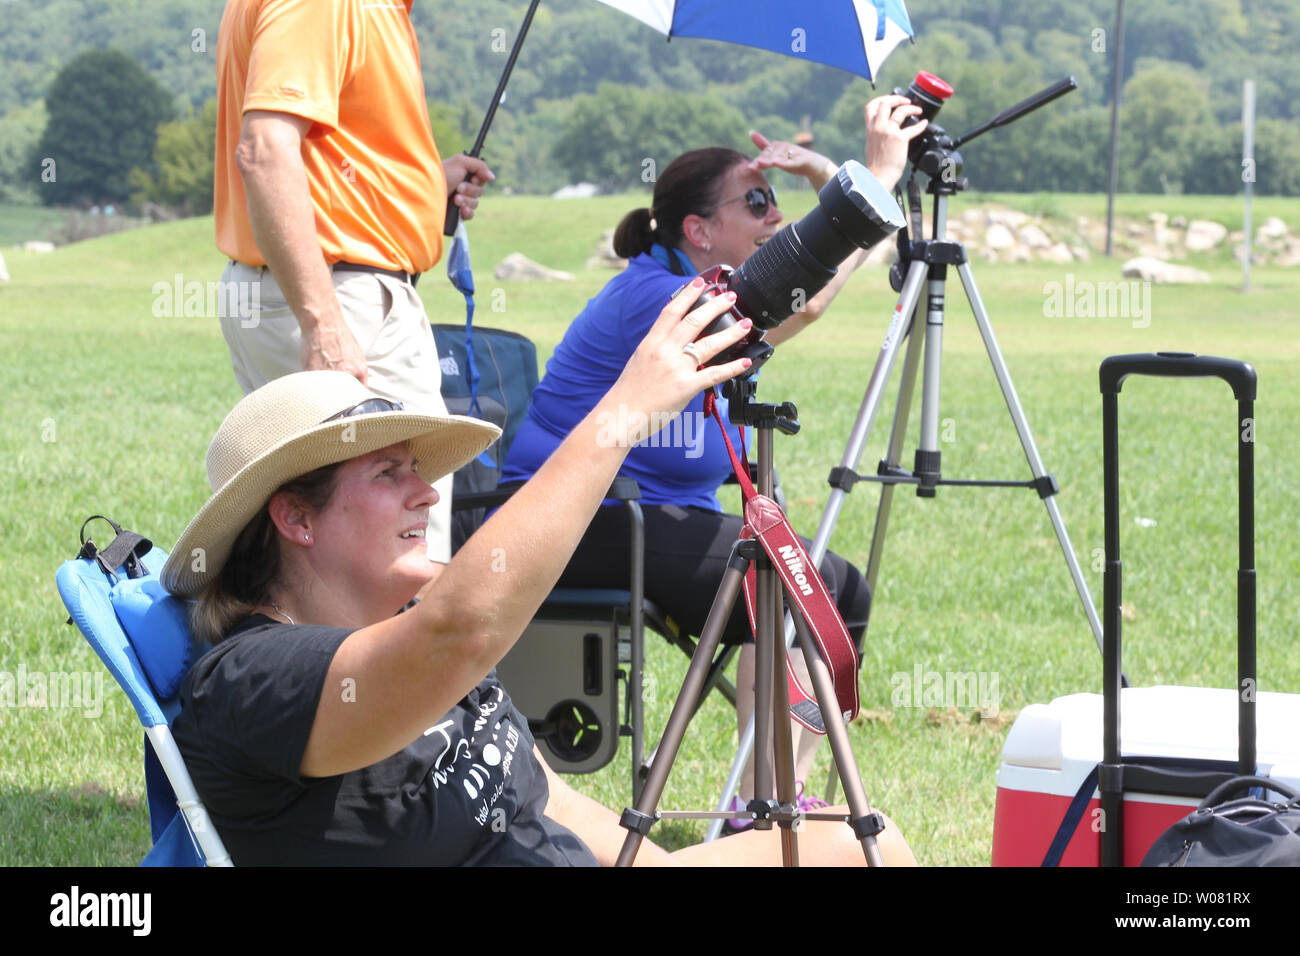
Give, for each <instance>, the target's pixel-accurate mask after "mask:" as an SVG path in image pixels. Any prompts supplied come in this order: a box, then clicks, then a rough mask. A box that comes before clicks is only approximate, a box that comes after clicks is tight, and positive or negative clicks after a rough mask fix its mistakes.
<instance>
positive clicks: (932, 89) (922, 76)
mask: <svg viewBox="0 0 1300 956" xmlns="http://www.w3.org/2000/svg"><path fill="white" fill-rule="evenodd" d="M916 85H917V86H919V87H920V88H921V89H923V90H925V92H927V93H929V94H930V95H931V96H933V97H934V98H935V99H940V100H946V99H947V98H948V97H950V96H952V87H951V86H949V85H948V84H947V83H945V82H944V81H943V80H941V79H939V78H938V77H937V76H935V75H934V74H933V73H927V72H925V70H922V71H920V72H919V73H917V74H916Z"/></svg>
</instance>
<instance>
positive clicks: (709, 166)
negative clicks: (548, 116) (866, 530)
mask: <svg viewBox="0 0 1300 956" xmlns="http://www.w3.org/2000/svg"><path fill="white" fill-rule="evenodd" d="M918 112H919V108H917V107H914V106H912V105H910V103H909V102H908V100H907V99H906V98H905V97H901V96H883V97H879V98H877V99H875V100H872V101H871V102H870V103H869V104H867V107H866V121H867V132H868V136H867V151H866V160H867V166H868V168H869V169H870V170H871V172H872V173H873V174H874V175H875V176H876V178H877V179H879V180H880V181H881V183H882V184H883V185H884V186H885V187H886V188H887V189H892V188H893V186H894V184H895V183H896V182H897V181H898V178H899V176H900V175H901V174H902V171H903V166H904V165H905V163H906V160H907V144H908V142H909V141H910V140H911V139H912V138H913V137H914V136H915V135H917V134H919V132H920V131H921V130H923V129H924V125H925V124H924V122H921V123H917V124H915V125H913V126H911V127H909V128H908V129H907V130H906V131H904V130H902V128H901V123H902V122H903V121H905V120H906V119H907V118H908V117H910V116H913V115H915V114H916V113H918ZM751 135H752V136H753V139H754V143H755V145H756V146H758V147H759V148H760V150H761V151H760V152H759V154H758V156H757V157H756V158H754V159H753V160H750V159H748V158H747V157H745V156H744V155H743V154H742V153H739V152H737V151H735V150H732V149H724V148H708V149H699V150H694V151H692V152H689V153H685V154H683V155H682V156H679V157H678V158H677V159H675V160H674V161H673V162H672V163H670V164H669V165H668V167H667V168H666V169H664V170H663V172H662V174H661V175H660V177H659V179H658V181H657V182H656V184H655V190H654V196H653V201H652V202H653V205H652V206H651V207H650V208H643V209H636V210H633V211H632V212H630V213H628V214H627V215H626V216H625V217H624V218H623V220H622V222H621V223H619V226H618V229H617V230H616V232H615V234H614V250H615V252H617V253H618V254H619V255H620V256H623V257H625V258H627V259H628V260H629V261H628V265H627V268H626V269H625V270H624V271H623V272H622V273H620V274H619V275H618V276H616V277H615V278H614V279H612V280H611V281H610V282H609V283H608V284H607V285H606V286H605V287H604V289H602V290H601V291H600V293H599V294H597V295H596V297H595V298H593V299H592V300H591V301H589V302H588V303H587V307H586V308H585V309H584V310H583V311H582V312H581V313H580V314H579V315H578V317H577V318H576V319H574V321H573V324H572V325H571V326H570V327H569V329H568V331H567V332H566V333H565V335H564V339H563V341H562V342H561V343H560V345H559V346H558V347H557V348H556V350H555V353H554V355H553V356H552V357H551V360H550V361H549V362H548V363H547V366H546V375H545V377H544V378H543V379H542V381H541V383H540V384H539V385H538V387H537V389H536V390H535V391H534V393H533V399H532V404H531V406H530V407H529V410H528V417H527V419H526V421H525V423H524V424H523V426H522V427H521V428H520V430H519V433H518V435H517V436H516V438H515V441H514V444H513V445H512V446H511V448H510V451H509V457H508V459H507V462H506V465H505V468H504V470H503V474H502V481H503V482H509V481H518V480H521V479H525V478H528V477H530V476H531V475H532V474H534V473H535V472H536V471H537V470H538V468H540V467H541V465H542V464H543V463H544V462H545V461H546V459H547V458H548V457H549V456H550V454H551V452H552V451H554V449H555V448H556V447H558V446H559V444H560V443H561V442H562V441H563V439H564V437H565V436H566V435H568V434H569V432H570V431H571V430H572V429H573V428H574V427H575V426H576V425H577V424H578V422H580V421H581V420H582V419H583V418H584V417H585V416H586V415H587V414H588V412H590V410H591V409H592V408H593V407H594V405H595V403H596V401H597V400H598V399H599V398H600V396H602V395H603V394H604V393H605V392H606V391H608V389H609V387H610V386H611V385H612V384H613V382H614V381H615V380H616V379H617V378H618V376H619V374H620V373H621V372H622V369H623V366H624V365H625V364H626V362H627V360H628V358H629V357H630V356H631V355H632V353H633V352H634V351H635V350H636V347H637V345H638V344H639V343H640V341H641V339H642V338H643V337H644V336H645V334H646V332H647V331H648V329H649V328H650V326H651V325H652V324H653V322H654V320H655V317H656V316H657V315H658V314H659V310H660V309H661V308H662V307H663V304H664V303H665V302H666V301H668V299H669V298H670V297H671V296H672V295H673V293H674V292H675V291H676V290H677V289H679V288H680V287H681V286H682V285H683V284H685V283H686V282H689V281H690V279H691V277H693V276H695V275H697V274H698V273H701V272H704V271H705V270H707V269H709V268H710V267H712V266H715V265H727V266H731V267H733V268H734V267H736V266H739V265H740V264H741V263H742V262H744V261H745V260H746V259H747V258H749V256H751V255H752V254H753V253H754V252H755V251H756V250H757V249H758V247H759V246H761V245H762V244H763V243H764V242H766V241H767V240H768V239H770V238H771V237H772V236H773V235H775V234H776V232H777V230H778V229H779V228H780V225H781V220H782V216H781V212H780V210H778V209H777V204H776V196H775V194H774V193H773V191H772V189H771V187H770V186H769V185H768V183H767V180H766V178H765V177H764V175H763V170H764V169H765V168H768V167H775V168H779V169H784V170H786V171H787V172H790V173H793V174H795V175H799V176H802V177H804V178H805V179H807V180H808V182H809V183H810V184H811V185H812V186H813V188H814V189H820V188H821V187H822V186H823V185H824V184H825V183H826V182H827V180H829V179H830V177H831V176H832V175H834V173H835V171H836V169H837V168H838V167H837V164H835V163H833V162H832V161H831V160H829V159H827V158H826V157H825V156H822V155H820V154H818V153H815V152H813V151H811V150H808V149H804V148H802V147H799V146H795V145H792V144H790V143H785V142H776V143H772V142H768V140H767V139H766V138H764V137H763V136H762V135H761V134H758V133H753V134H751ZM864 256H865V253H863V252H856V253H855V254H854V255H853V256H851V257H850V258H849V259H848V260H847V261H846V262H845V263H844V264H843V265H842V266H841V268H840V270H839V273H838V275H837V276H836V277H835V279H833V280H832V281H831V283H830V284H829V285H827V287H826V288H825V289H823V290H822V291H821V292H820V293H819V294H818V295H816V296H814V297H813V298H812V299H810V300H809V301H808V302H807V304H806V307H805V309H804V310H803V311H802V312H800V313H797V314H795V315H794V316H792V317H791V318H790V319H788V320H787V321H786V322H784V323H782V324H781V325H780V326H778V327H777V328H776V329H773V330H771V331H769V332H768V333H767V335H766V340H767V341H768V342H769V343H772V344H774V345H775V344H778V343H780V342H782V341H784V340H786V339H788V338H790V337H791V336H792V335H794V334H795V333H797V332H798V331H800V330H801V329H803V328H804V327H806V326H807V325H808V324H809V323H811V322H813V321H814V320H816V318H817V317H818V316H820V315H821V313H822V312H823V311H824V310H825V308H826V306H827V305H828V304H829V303H830V301H831V299H833V298H834V297H835V295H836V294H837V293H838V292H839V290H840V288H841V287H842V286H843V284H844V282H845V281H846V280H847V278H848V276H849V275H850V274H851V273H852V271H853V270H854V268H856V267H857V265H858V264H859V263H860V262H861V260H862V258H863V257H864ZM719 406H720V408H719V410H720V412H721V414H722V417H723V420H724V421H726V420H727V408H726V402H725V400H723V401H720V402H719ZM606 424H607V425H608V427H609V433H610V434H611V435H612V434H615V433H616V432H618V429H619V426H620V425H622V424H624V423H619V422H617V421H611V422H608V423H606ZM727 427H728V428H729V430H730V432H731V440H732V443H733V445H736V446H737V447H739V440H738V435H737V431H736V429H735V427H734V426H731V425H728V426H727ZM622 473H623V474H625V475H627V476H629V477H631V478H634V479H635V480H636V481H637V483H638V485H639V486H640V489H641V505H642V509H643V512H644V515H645V548H646V562H645V573H646V596H647V597H648V598H649V599H650V600H652V601H654V602H655V603H656V604H658V605H659V606H660V607H661V608H663V609H664V611H665V612H666V613H667V614H669V615H670V616H671V617H672V618H674V619H675V620H676V621H677V622H678V623H679V624H680V625H681V626H682V628H683V630H685V631H686V632H687V633H690V634H699V633H700V630H701V628H702V627H703V624H704V621H705V618H706V617H707V615H708V611H709V607H710V605H711V604H712V601H713V598H714V594H715V592H716V590H717V587H718V584H719V583H720V582H721V580H722V575H723V571H724V570H725V568H726V564H727V559H728V557H729V555H730V553H731V546H732V544H733V542H734V541H735V540H736V538H737V537H739V534H740V529H741V526H742V524H743V522H742V520H741V518H740V517H739V516H737V515H730V514H726V513H724V512H723V511H722V507H721V505H720V503H719V501H718V496H717V489H718V486H719V485H721V484H722V483H723V481H725V480H726V478H727V476H728V475H729V474H730V473H731V463H730V460H729V458H728V456H727V451H726V448H725V446H724V444H723V442H722V439H721V435H720V434H719V432H718V427H717V424H716V423H710V422H707V421H706V419H705V416H704V410H703V396H702V395H700V396H697V397H696V398H695V399H693V400H692V401H691V402H690V403H689V404H688V405H687V407H686V409H685V411H684V412H683V413H682V414H681V416H679V417H678V418H676V419H674V420H673V421H672V422H670V423H669V424H668V426H667V427H666V428H664V429H663V430H662V431H660V432H659V433H658V434H657V435H655V436H654V437H653V438H651V439H649V440H647V441H644V442H642V443H641V444H638V445H637V446H635V447H634V448H632V449H631V450H630V452H629V453H628V456H627V459H626V462H625V463H624V466H623V469H622ZM628 548H629V542H628V528H627V519H626V516H625V514H624V513H623V511H622V509H620V508H613V507H605V508H602V509H601V510H600V512H599V513H598V514H597V516H596V518H595V519H594V520H593V521H592V523H591V526H590V528H589V529H588V532H587V534H586V535H585V536H584V537H583V539H582V542H581V543H580V545H579V546H578V550H577V552H576V553H575V555H574V557H573V559H572V561H571V562H570V563H569V566H568V568H567V569H566V571H565V573H564V575H563V576H562V577H561V579H560V585H561V586H568V587H620V588H625V587H627V585H628V581H627V569H628ZM820 570H821V573H822V577H823V579H824V580H825V582H826V585H827V588H828V589H829V590H830V592H831V595H832V596H833V597H834V599H835V601H836V604H837V605H838V607H839V610H840V613H841V614H842V615H843V617H844V621H845V624H846V625H847V626H848V628H849V633H850V635H851V636H852V637H853V639H854V641H855V642H857V643H858V646H859V648H860V647H861V641H862V634H863V632H864V631H865V629H866V624H867V614H868V610H869V606H870V594H869V591H868V588H867V585H866V582H865V580H864V579H863V577H862V575H861V574H860V573H859V572H858V570H857V569H856V568H854V567H853V566H852V565H851V564H849V563H848V562H847V561H845V560H844V559H843V558H841V557H839V556H838V555H836V554H833V553H831V554H827V555H826V557H825V558H824V559H823V561H822V564H821V567H820ZM749 630H750V628H749V621H748V616H747V614H746V612H745V609H744V606H743V602H741V601H737V602H736V607H735V609H734V610H733V613H732V616H731V619H730V621H729V622H728V625H727V627H726V629H725V631H724V634H723V640H724V642H728V643H739V642H742V641H745V640H747V639H748V635H749ZM747 650H748V653H742V660H741V672H740V674H739V676H738V680H737V684H738V688H739V690H740V692H741V693H742V694H744V695H745V698H747V700H743V701H742V703H741V706H740V707H738V716H739V717H740V719H741V721H742V726H743V725H744V723H747V722H748V714H749V709H750V708H752V686H751V685H752V676H750V675H752V666H753V664H752V660H753V655H752V648H749V649H747ZM794 659H795V660H796V661H799V656H798V655H796V656H795V658H794ZM800 663H801V661H800ZM796 726H797V725H796ZM809 736H811V735H797V736H796V740H801V737H809ZM801 744H802V745H801V746H798V747H797V753H796V776H799V777H802V776H803V774H804V773H805V772H806V770H807V768H808V767H809V765H810V764H811V760H812V756H813V754H814V752H815V749H816V739H815V738H812V739H810V740H808V741H807V743H802V741H801ZM744 789H745V788H744V785H742V790H744Z"/></svg>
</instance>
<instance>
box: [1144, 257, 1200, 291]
mask: <svg viewBox="0 0 1300 956" xmlns="http://www.w3.org/2000/svg"><path fill="white" fill-rule="evenodd" d="M1124 278H1126V279H1145V280H1146V281H1147V282H1154V283H1156V284H1157V285H1181V284H1184V283H1189V282H1209V281H1210V274H1209V273H1208V272H1202V271H1201V270H1200V269H1193V268H1192V267H1191V266H1176V265H1174V264H1173V263H1172V262H1165V261H1164V260H1163V259H1152V258H1150V257H1149V256H1145V257H1139V258H1137V259H1130V260H1129V261H1128V262H1126V263H1124Z"/></svg>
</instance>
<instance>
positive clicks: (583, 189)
mask: <svg viewBox="0 0 1300 956" xmlns="http://www.w3.org/2000/svg"><path fill="white" fill-rule="evenodd" d="M599 192H600V187H598V186H597V185H596V184H595V183H575V184H574V185H572V186H561V187H560V188H559V189H557V190H555V192H553V193H551V198H552V199H590V198H591V197H592V196H594V195H596V194H597V193H599Z"/></svg>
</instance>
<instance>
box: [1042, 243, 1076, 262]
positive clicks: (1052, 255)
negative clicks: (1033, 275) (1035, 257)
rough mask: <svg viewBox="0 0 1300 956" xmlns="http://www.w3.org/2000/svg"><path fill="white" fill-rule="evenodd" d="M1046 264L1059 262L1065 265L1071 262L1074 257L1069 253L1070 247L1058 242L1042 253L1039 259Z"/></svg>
mask: <svg viewBox="0 0 1300 956" xmlns="http://www.w3.org/2000/svg"><path fill="white" fill-rule="evenodd" d="M1039 258H1041V259H1043V260H1045V261H1047V262H1059V263H1061V264H1065V263H1067V262H1073V261H1074V256H1073V255H1072V254H1071V252H1070V247H1069V246H1067V245H1066V244H1065V243H1063V242H1058V243H1056V244H1055V245H1053V246H1051V247H1050V248H1048V249H1047V250H1045V251H1044V252H1043V254H1042V255H1041V256H1040V257H1039Z"/></svg>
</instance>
